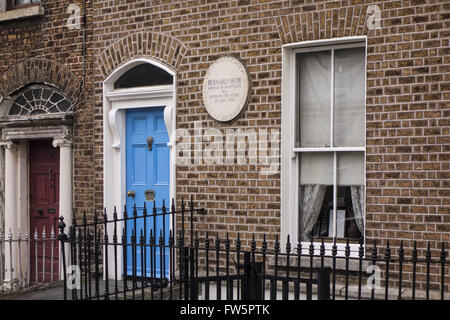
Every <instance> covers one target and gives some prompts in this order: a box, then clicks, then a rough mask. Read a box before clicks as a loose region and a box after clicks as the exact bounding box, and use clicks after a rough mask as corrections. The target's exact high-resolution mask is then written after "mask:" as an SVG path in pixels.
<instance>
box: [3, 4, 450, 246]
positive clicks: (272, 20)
mask: <svg viewBox="0 0 450 320" xmlns="http://www.w3.org/2000/svg"><path fill="white" fill-rule="evenodd" d="M72 2H73V1H71V3H72ZM78 2H80V3H81V1H78ZM68 3H69V1H59V2H54V1H43V5H44V7H45V8H46V15H45V16H44V17H43V18H38V20H27V21H21V22H11V23H2V25H1V26H0V40H1V42H2V47H1V48H0V57H1V59H0V74H2V75H3V74H4V72H5V71H6V70H8V69H9V68H10V67H11V66H13V65H15V64H17V63H18V62H20V61H22V60H25V59H29V58H32V57H40V58H45V59H49V60H52V61H56V62H58V63H61V64H64V65H65V66H66V67H67V68H68V69H69V70H70V71H71V73H73V74H74V75H75V76H76V77H77V78H78V80H79V81H82V77H83V60H82V58H81V40H82V33H81V31H68V30H67V28H65V27H64V26H63V23H64V20H65V19H67V14H64V11H65V8H66V4H68ZM370 4H376V5H378V6H379V8H380V9H381V17H382V20H381V29H380V30H369V29H368V28H367V26H366V19H367V7H368V5H370ZM88 16H89V19H88V28H87V32H88V34H87V40H88V48H87V53H88V57H87V58H86V68H87V69H86V70H87V71H86V74H87V78H86V86H85V88H86V90H85V92H84V93H85V95H84V97H85V99H83V100H82V103H80V105H79V107H78V108H77V112H76V123H75V135H76V136H75V141H74V160H75V168H74V188H75V190H74V191H75V192H74V193H75V196H74V206H75V211H76V212H77V213H81V212H82V211H84V210H87V212H88V213H92V211H93V209H94V207H95V208H97V209H99V210H100V209H101V208H102V206H103V173H102V170H103V153H102V152H103V132H102V130H103V109H102V99H103V97H102V82H103V81H104V79H105V78H106V76H107V75H109V74H110V73H111V72H112V71H113V70H114V69H115V68H117V67H118V66H120V65H122V64H123V63H125V62H126V61H129V60H130V59H133V58H134V57H151V58H154V59H156V60H158V61H160V62H161V63H164V64H166V65H167V66H168V67H169V68H171V69H173V70H175V71H176V72H177V83H176V86H177V92H176V96H177V105H176V108H177V128H185V129H188V130H190V131H191V132H193V129H194V122H195V121H201V123H202V126H203V128H204V129H206V128H213V127H214V128H219V129H221V130H225V129H234V130H237V129H255V130H256V129H267V130H270V129H280V123H281V111H280V110H281V76H282V75H281V46H282V45H283V44H287V43H293V42H298V41H305V40H317V39H327V38H334V37H345V36H355V35H366V36H367V38H368V47H367V107H366V112H367V116H366V119H367V124H366V126H367V153H366V154H367V156H366V161H367V166H366V169H367V205H366V218H367V233H366V236H367V241H368V243H370V242H372V240H373V239H379V240H380V242H382V244H384V243H385V239H387V238H389V239H392V240H393V241H391V245H393V246H397V245H398V242H399V240H400V239H403V240H405V246H407V247H409V248H411V247H412V241H414V240H417V241H418V246H419V248H422V249H423V248H425V247H426V242H427V241H431V247H432V248H437V247H438V245H439V244H440V242H441V241H445V242H447V243H448V241H449V240H450V239H449V234H450V214H449V210H448V209H449V204H450V203H449V202H450V201H449V199H450V196H449V190H450V186H449V182H448V181H450V180H449V171H450V170H449V147H448V145H449V143H450V134H449V128H450V125H449V102H448V101H449V100H450V99H449V98H450V88H449V78H450V77H449V74H450V59H449V56H450V52H449V35H450V34H449V29H450V28H449V25H450V20H449V18H450V4H449V3H448V2H447V1H433V0H428V1H425V0H399V1H363V0H342V1H306V0H304V1H301V0H290V1H279V0H278V1H269V0H239V1H238V0H234V1H224V0H221V1H206V0H203V1H200V0H192V1H171V0H161V1H134V2H132V3H128V2H126V3H125V2H123V1H95V4H94V5H91V3H90V2H88ZM39 19H40V20H39ZM4 43H5V44H6V45H5V46H3V44H4ZM221 55H232V56H235V57H237V58H240V59H241V60H242V61H243V62H244V64H245V65H246V67H247V69H248V71H249V74H250V78H251V82H252V83H251V84H252V85H251V88H252V89H251V96H250V103H249V105H248V107H247V108H246V110H245V112H244V113H243V114H242V116H240V117H239V118H238V119H237V120H235V121H233V122H231V123H229V124H222V123H218V122H216V121H214V120H212V119H211V117H210V116H209V115H208V114H207V112H206V109H205V108H204V106H203V102H202V93H201V91H202V87H201V85H202V79H203V77H204V75H205V73H206V70H207V69H208V67H209V65H210V64H211V62H213V61H214V60H216V59H217V58H218V57H220V56H221ZM191 195H192V196H193V197H194V200H195V201H196V202H197V203H198V205H200V206H203V207H205V208H206V209H207V212H208V215H207V216H206V217H202V218H198V219H197V227H198V228H199V229H200V230H209V231H211V232H213V233H215V232H219V235H220V236H221V237H222V238H224V237H225V234H226V233H229V234H230V238H231V239H236V237H237V233H238V232H240V233H241V239H243V240H244V242H243V245H244V246H245V245H248V241H249V239H251V237H252V234H253V233H255V235H256V239H257V240H259V241H260V240H261V239H262V237H263V234H264V233H268V239H269V240H270V241H273V240H274V239H275V235H276V234H278V233H279V230H280V175H279V174H275V175H271V176H265V175H262V174H261V165H259V164H239V165H237V164H236V165H207V164H201V165H196V164H190V165H181V166H178V168H177V198H178V205H179V202H180V199H181V198H182V197H184V198H185V199H187V198H189V197H190V196H191ZM433 254H434V253H433ZM436 254H437V251H436Z"/></svg>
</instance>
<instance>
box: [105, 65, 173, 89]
mask: <svg viewBox="0 0 450 320" xmlns="http://www.w3.org/2000/svg"><path fill="white" fill-rule="evenodd" d="M171 84H173V76H172V75H170V74H169V73H167V72H166V71H164V70H162V69H160V68H158V67H156V66H154V65H152V64H149V63H143V64H140V65H137V66H135V67H133V68H131V69H130V70H128V71H127V72H125V73H124V74H123V75H122V76H121V77H120V78H119V79H118V80H117V81H116V82H115V83H114V89H127V88H134V87H146V86H159V85H171Z"/></svg>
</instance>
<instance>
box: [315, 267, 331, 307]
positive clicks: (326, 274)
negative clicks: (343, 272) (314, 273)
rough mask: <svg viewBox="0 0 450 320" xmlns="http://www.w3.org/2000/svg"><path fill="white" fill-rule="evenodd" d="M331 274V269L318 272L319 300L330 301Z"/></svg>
mask: <svg viewBox="0 0 450 320" xmlns="http://www.w3.org/2000/svg"><path fill="white" fill-rule="evenodd" d="M330 272H331V268H329V267H326V268H321V269H320V270H319V272H318V277H317V282H318V300H330Z"/></svg>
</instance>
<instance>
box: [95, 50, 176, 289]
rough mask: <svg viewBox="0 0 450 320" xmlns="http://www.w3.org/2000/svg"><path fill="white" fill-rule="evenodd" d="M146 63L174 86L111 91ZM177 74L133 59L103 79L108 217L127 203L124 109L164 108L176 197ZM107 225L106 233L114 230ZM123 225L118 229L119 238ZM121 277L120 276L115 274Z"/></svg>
mask: <svg viewBox="0 0 450 320" xmlns="http://www.w3.org/2000/svg"><path fill="white" fill-rule="evenodd" d="M143 63H149V64H152V65H154V66H156V67H158V68H160V69H163V70H164V71H166V72H167V73H169V74H170V75H172V76H173V83H174V84H173V85H163V86H151V87H137V88H130V89H116V90H114V82H115V81H116V80H117V79H119V77H120V76H122V75H123V74H124V73H125V72H127V71H128V70H130V69H131V68H133V67H135V66H137V65H139V64H143ZM175 83H176V73H175V72H174V71H173V70H171V69H169V68H168V67H166V66H164V65H162V64H161V63H158V62H157V61H154V60H151V59H145V58H140V59H135V60H132V61H129V62H127V63H125V64H124V65H122V66H121V67H119V68H118V69H117V70H115V71H114V72H113V73H112V74H111V75H110V76H108V77H107V78H106V80H105V81H104V82H103V196H104V200H103V201H104V207H105V208H106V211H107V215H108V220H111V219H113V211H114V207H116V209H117V213H118V217H119V218H122V217H123V208H124V206H125V204H126V110H127V109H138V108H148V107H161V106H165V109H164V122H165V125H166V128H167V133H168V135H169V142H168V143H167V146H168V147H169V148H170V199H167V200H169V202H168V206H170V200H171V199H172V198H175V192H176V150H175V148H176V146H175V141H176V131H175V123H176V108H175V107H174V106H175V99H176V95H175V92H176V91H175ZM112 227H113V226H110V227H109V228H108V234H109V235H112V234H113V232H114V230H113V228H112ZM121 230H122V228H119V230H118V237H119V239H120V238H121V236H122V231H121ZM109 257H110V258H109V260H110V261H109V264H110V265H114V257H113V255H112V254H111V255H109ZM117 263H118V265H119V266H120V265H122V257H121V256H119V257H117ZM111 269H113V268H109V270H110V272H109V278H110V279H113V278H114V272H113V270H111ZM118 278H119V280H120V278H121V275H120V274H119V275H118Z"/></svg>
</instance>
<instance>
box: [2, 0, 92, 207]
mask: <svg viewBox="0 0 450 320" xmlns="http://www.w3.org/2000/svg"><path fill="white" fill-rule="evenodd" d="M83 3H85V1H68V0H67V1H49V0H48V1H47V0H43V1H41V4H40V5H41V6H42V7H43V8H44V15H43V16H42V17H34V18H28V19H23V20H15V21H4V22H0V43H1V46H0V96H1V97H3V98H7V97H8V96H9V95H11V94H12V93H14V92H15V91H17V90H20V89H22V88H23V87H25V86H27V85H29V84H33V83H45V84H48V85H51V86H54V87H56V88H58V89H59V90H61V91H62V92H64V93H65V94H66V95H67V97H68V98H69V99H70V100H71V101H72V103H74V104H75V108H74V125H73V126H74V130H73V132H74V142H73V155H74V168H73V180H74V199H73V200H74V210H75V212H83V211H84V210H86V211H87V212H88V213H90V212H92V208H93V205H94V192H93V189H94V179H93V176H94V167H93V160H94V150H93V133H94V127H93V113H92V102H90V103H89V97H90V96H91V94H90V93H89V92H90V89H91V87H92V76H91V70H92V53H91V52H90V51H91V49H90V48H89V47H88V46H89V43H92V18H93V17H92V9H91V2H90V1H86V13H87V16H88V19H87V25H86V31H85V39H86V40H85V42H86V50H87V51H86V56H85V57H83V38H84V35H83V29H82V28H81V29H74V30H71V29H69V28H68V27H67V20H68V18H69V13H68V12H67V8H68V6H69V4H77V5H79V7H80V8H81V9H82V10H81V14H82V15H83ZM83 89H84V90H83Z"/></svg>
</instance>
